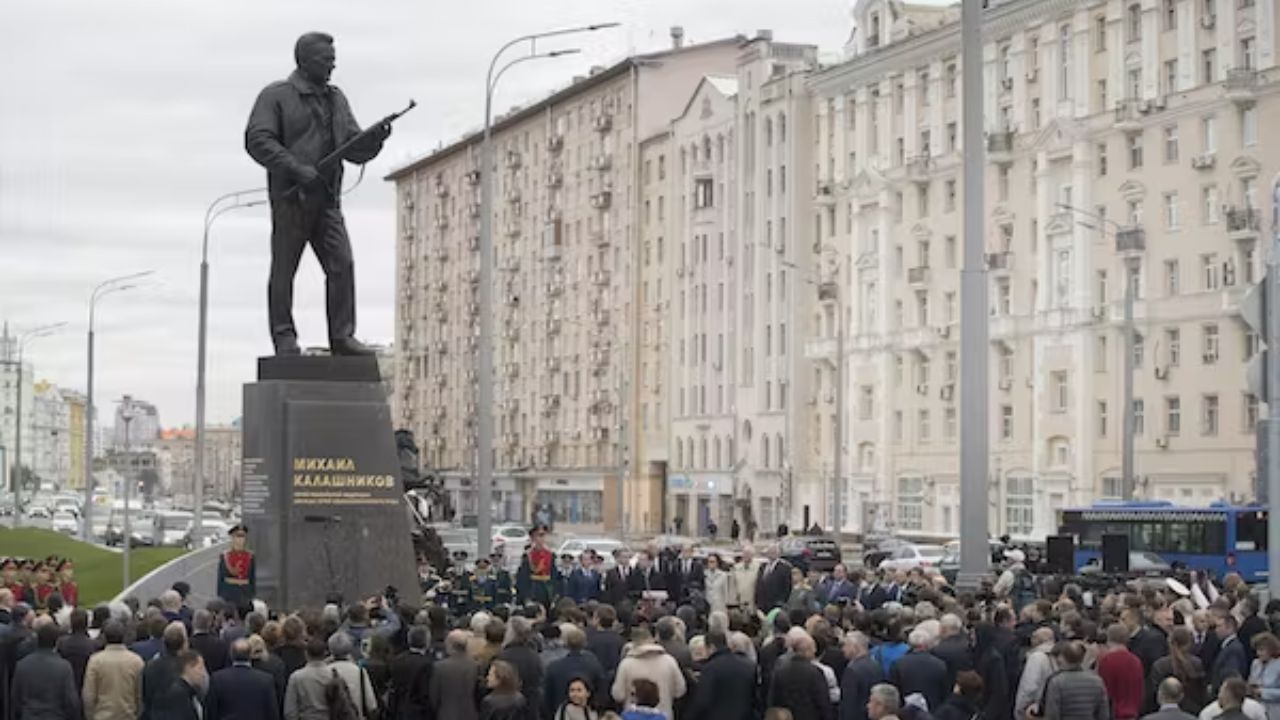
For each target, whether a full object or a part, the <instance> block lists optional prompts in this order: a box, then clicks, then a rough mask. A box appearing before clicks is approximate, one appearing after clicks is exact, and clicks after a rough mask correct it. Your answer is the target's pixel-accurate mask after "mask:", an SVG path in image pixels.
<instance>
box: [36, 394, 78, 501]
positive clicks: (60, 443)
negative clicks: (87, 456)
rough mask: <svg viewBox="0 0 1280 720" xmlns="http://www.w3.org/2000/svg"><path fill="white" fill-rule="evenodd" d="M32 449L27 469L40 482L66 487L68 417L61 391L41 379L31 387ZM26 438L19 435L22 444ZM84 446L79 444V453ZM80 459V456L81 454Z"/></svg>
mask: <svg viewBox="0 0 1280 720" xmlns="http://www.w3.org/2000/svg"><path fill="white" fill-rule="evenodd" d="M32 395H33V397H32V403H33V408H32V409H33V415H32V433H31V438H30V441H31V449H32V452H33V457H32V466H31V469H32V470H33V471H34V472H35V474H36V477H38V478H40V482H41V484H46V483H47V484H50V485H52V486H54V487H57V488H66V487H69V482H70V478H71V417H70V409H69V407H68V406H67V402H66V400H65V399H64V398H63V393H62V391H61V390H59V389H58V387H57V386H56V385H54V384H53V383H50V382H48V381H46V380H41V381H39V382H37V383H36V384H35V386H34V387H33V388H32ZM26 442H27V439H26V438H23V444H24V445H25V444H26ZM83 451H84V448H83V446H81V454H82V456H83ZM82 459H83V457H82Z"/></svg>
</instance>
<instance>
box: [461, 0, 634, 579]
mask: <svg viewBox="0 0 1280 720" xmlns="http://www.w3.org/2000/svg"><path fill="white" fill-rule="evenodd" d="M616 25H617V23H606V24H600V25H585V26H582V27H573V28H564V29H561V30H550V31H547V32H541V33H533V34H531V35H524V36H521V37H518V38H516V39H514V40H512V41H510V42H508V43H507V44H506V45H503V46H502V47H501V48H499V49H498V52H496V53H494V55H493V58H492V59H491V60H490V61H489V72H488V74H487V75H486V76H485V83H484V139H483V140H482V142H481V145H480V298H479V301H480V302H479V305H480V342H479V345H478V346H477V350H476V356H477V366H478V367H477V372H478V374H479V379H478V381H477V389H476V390H477V392H476V395H477V397H476V404H477V408H476V413H477V417H476V422H477V428H476V454H477V458H476V459H477V462H476V470H477V478H476V495H477V503H476V504H477V508H476V534H477V545H478V547H477V557H482V558H483V557H488V556H489V546H490V543H491V542H492V541H493V517H492V515H493V217H492V216H493V174H494V170H495V168H494V164H493V89H494V86H495V85H496V84H497V82H498V79H499V78H501V77H502V73H504V72H506V71H507V70H508V69H510V68H511V67H512V66H514V65H517V64H519V63H522V62H526V61H529V60H535V59H538V58H551V57H559V56H562V55H568V54H572V53H576V52H578V51H577V50H555V51H551V52H546V53H539V52H538V45H537V43H538V40H541V39H544V38H550V37H558V36H561V35H573V34H578V33H586V32H594V31H596V30H603V29H605V28H609V27H615V26H616ZM522 43H528V44H529V52H528V54H527V55H523V56H521V57H518V58H516V59H514V60H512V61H510V62H508V63H507V64H506V65H504V66H502V68H501V69H498V60H499V59H501V57H502V54H503V53H505V52H506V51H507V50H509V49H511V48H512V47H514V46H516V45H519V44H522ZM495 70H497V73H496V74H495V72H494V71H495Z"/></svg>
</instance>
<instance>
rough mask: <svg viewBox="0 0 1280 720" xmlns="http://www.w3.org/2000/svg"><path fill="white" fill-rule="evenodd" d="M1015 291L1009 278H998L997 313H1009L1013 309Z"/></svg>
mask: <svg viewBox="0 0 1280 720" xmlns="http://www.w3.org/2000/svg"><path fill="white" fill-rule="evenodd" d="M1012 296H1013V293H1012V290H1011V284H1010V281H1009V278H1007V277H999V278H996V304H995V314H996V315H1009V314H1010V313H1011V312H1012V310H1013V297H1012Z"/></svg>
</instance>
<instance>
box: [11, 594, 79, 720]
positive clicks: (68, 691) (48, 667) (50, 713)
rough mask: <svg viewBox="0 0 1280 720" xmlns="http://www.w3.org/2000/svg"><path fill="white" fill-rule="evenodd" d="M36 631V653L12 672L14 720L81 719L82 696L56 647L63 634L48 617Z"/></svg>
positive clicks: (69, 665) (67, 664)
mask: <svg viewBox="0 0 1280 720" xmlns="http://www.w3.org/2000/svg"><path fill="white" fill-rule="evenodd" d="M46 620H47V621H46V622H45V623H44V624H41V625H39V626H38V627H37V628H36V650H35V651H34V652H32V653H31V654H30V655H27V656H26V657H25V658H23V659H22V660H21V661H19V662H18V666H17V669H16V670H14V673H13V693H12V698H11V701H12V702H11V705H12V706H11V708H10V711H11V713H12V715H11V716H12V717H14V718H49V719H50V720H52V719H54V718H58V719H60V720H79V718H80V710H81V708H80V693H79V692H77V691H76V686H75V682H76V681H75V673H74V671H72V669H71V663H69V662H67V661H66V660H64V659H62V658H60V657H58V654H57V653H56V652H55V651H54V648H55V647H56V646H57V644H58V636H59V635H60V634H61V631H60V630H59V629H58V625H57V623H55V622H53V620H51V619H47V618H46Z"/></svg>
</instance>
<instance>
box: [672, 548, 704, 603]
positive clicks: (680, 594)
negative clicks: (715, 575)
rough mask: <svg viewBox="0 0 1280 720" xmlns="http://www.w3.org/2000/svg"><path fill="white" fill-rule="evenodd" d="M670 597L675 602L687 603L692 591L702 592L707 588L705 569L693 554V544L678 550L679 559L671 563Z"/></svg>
mask: <svg viewBox="0 0 1280 720" xmlns="http://www.w3.org/2000/svg"><path fill="white" fill-rule="evenodd" d="M668 587H669V588H670V590H671V599H673V600H675V601H676V602H677V603H681V604H684V603H687V602H689V600H690V599H691V598H692V597H693V595H694V593H699V594H701V593H703V592H705V591H706V588H707V575H706V570H705V569H704V568H703V567H702V561H701V560H699V559H698V558H696V557H694V556H693V546H692V545H685V546H684V547H683V548H682V549H681V551H680V559H678V560H676V561H675V562H674V563H672V573H671V582H670V583H669V584H668Z"/></svg>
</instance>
